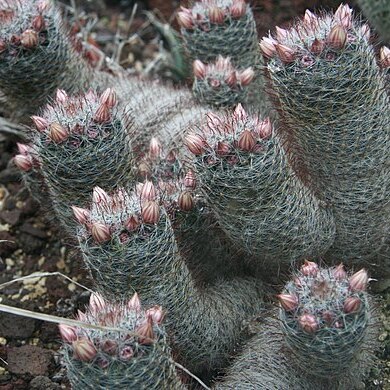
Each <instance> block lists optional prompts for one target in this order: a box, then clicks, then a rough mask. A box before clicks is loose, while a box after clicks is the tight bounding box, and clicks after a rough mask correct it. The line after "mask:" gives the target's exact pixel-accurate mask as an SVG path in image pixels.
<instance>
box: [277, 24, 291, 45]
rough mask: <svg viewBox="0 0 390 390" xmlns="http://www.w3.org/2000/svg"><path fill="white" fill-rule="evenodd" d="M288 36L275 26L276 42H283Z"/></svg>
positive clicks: (286, 32) (285, 31)
mask: <svg viewBox="0 0 390 390" xmlns="http://www.w3.org/2000/svg"><path fill="white" fill-rule="evenodd" d="M287 36H288V31H287V30H285V29H284V28H280V27H278V26H276V38H277V39H278V41H284V40H285V39H286V38H287Z"/></svg>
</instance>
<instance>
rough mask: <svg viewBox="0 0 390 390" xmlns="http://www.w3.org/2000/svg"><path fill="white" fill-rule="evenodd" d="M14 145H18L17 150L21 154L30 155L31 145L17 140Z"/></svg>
mask: <svg viewBox="0 0 390 390" xmlns="http://www.w3.org/2000/svg"><path fill="white" fill-rule="evenodd" d="M16 145H17V147H18V151H19V153H20V154H22V155H23V156H29V155H30V151H31V146H29V145H26V144H21V143H19V142H17V143H16Z"/></svg>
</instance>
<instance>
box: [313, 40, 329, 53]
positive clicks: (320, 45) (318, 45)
mask: <svg viewBox="0 0 390 390" xmlns="http://www.w3.org/2000/svg"><path fill="white" fill-rule="evenodd" d="M324 49H325V42H324V41H320V40H318V39H317V38H315V39H314V41H313V43H312V44H311V46H310V51H311V52H312V53H313V54H315V55H320V54H321V53H322V52H323V51H324Z"/></svg>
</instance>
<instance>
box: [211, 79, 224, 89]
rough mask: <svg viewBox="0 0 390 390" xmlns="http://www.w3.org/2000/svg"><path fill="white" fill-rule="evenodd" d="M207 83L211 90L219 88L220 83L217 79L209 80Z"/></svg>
mask: <svg viewBox="0 0 390 390" xmlns="http://www.w3.org/2000/svg"><path fill="white" fill-rule="evenodd" d="M208 81H209V84H210V86H211V87H212V88H219V87H220V86H221V82H220V81H219V80H218V79H209V80H208Z"/></svg>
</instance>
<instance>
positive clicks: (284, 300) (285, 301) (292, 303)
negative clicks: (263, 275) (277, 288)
mask: <svg viewBox="0 0 390 390" xmlns="http://www.w3.org/2000/svg"><path fill="white" fill-rule="evenodd" d="M276 297H277V298H278V300H279V302H280V305H281V306H282V307H283V309H284V310H286V311H294V310H295V309H296V308H297V306H298V298H297V297H296V296H295V295H291V294H279V295H277V296H276Z"/></svg>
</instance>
